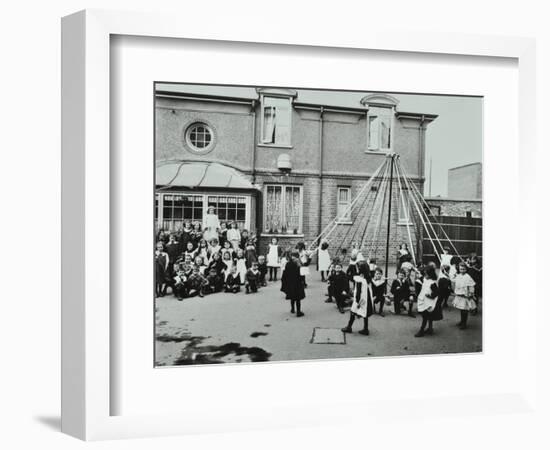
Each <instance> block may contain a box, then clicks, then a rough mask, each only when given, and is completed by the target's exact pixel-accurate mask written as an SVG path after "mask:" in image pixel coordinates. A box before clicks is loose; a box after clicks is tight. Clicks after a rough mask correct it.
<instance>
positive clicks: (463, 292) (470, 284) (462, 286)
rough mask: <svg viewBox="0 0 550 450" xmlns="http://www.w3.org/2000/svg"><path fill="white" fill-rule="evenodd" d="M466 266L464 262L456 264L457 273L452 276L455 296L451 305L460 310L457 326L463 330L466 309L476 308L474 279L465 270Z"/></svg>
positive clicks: (466, 321)
mask: <svg viewBox="0 0 550 450" xmlns="http://www.w3.org/2000/svg"><path fill="white" fill-rule="evenodd" d="M467 271H468V267H467V266H466V264H465V263H463V262H461V263H460V264H459V265H458V273H457V274H456V277H455V278H454V280H453V281H454V283H453V284H454V292H455V298H454V300H453V306H454V307H455V308H456V309H458V310H460V322H458V323H457V326H458V327H459V328H460V329H461V330H465V329H466V327H467V323H468V311H472V310H475V309H476V302H475V301H474V286H475V285H476V283H475V281H474V280H473V279H472V277H471V276H470V275H468V274H467V273H466V272H467Z"/></svg>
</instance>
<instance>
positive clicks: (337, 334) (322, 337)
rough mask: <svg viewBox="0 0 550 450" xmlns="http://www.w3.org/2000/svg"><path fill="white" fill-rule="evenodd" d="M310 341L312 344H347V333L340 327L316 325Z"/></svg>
mask: <svg viewBox="0 0 550 450" xmlns="http://www.w3.org/2000/svg"><path fill="white" fill-rule="evenodd" d="M310 342H311V343H312V344H345V343H346V334H345V333H343V332H342V330H340V329H339V328H321V327H315V328H314V329H313V334H312V336H311V341H310Z"/></svg>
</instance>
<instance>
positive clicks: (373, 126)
mask: <svg viewBox="0 0 550 450" xmlns="http://www.w3.org/2000/svg"><path fill="white" fill-rule="evenodd" d="M378 128H379V120H378V117H376V116H370V117H369V148H370V149H372V150H377V149H378V148H379V138H378Z"/></svg>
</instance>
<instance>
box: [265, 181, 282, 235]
mask: <svg viewBox="0 0 550 450" xmlns="http://www.w3.org/2000/svg"><path fill="white" fill-rule="evenodd" d="M281 194H282V188H281V186H268V187H267V192H266V199H265V207H266V214H265V222H266V223H265V231H266V232H268V233H281V232H282V220H283V217H282V216H283V211H282V195H281Z"/></svg>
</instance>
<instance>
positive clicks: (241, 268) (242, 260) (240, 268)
mask: <svg viewBox="0 0 550 450" xmlns="http://www.w3.org/2000/svg"><path fill="white" fill-rule="evenodd" d="M235 265H236V266H237V274H238V275H239V277H240V279H241V284H244V282H245V281H246V271H247V270H248V269H247V268H246V257H245V255H244V250H243V249H242V248H239V249H238V250H237V259H236V260H235Z"/></svg>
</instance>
